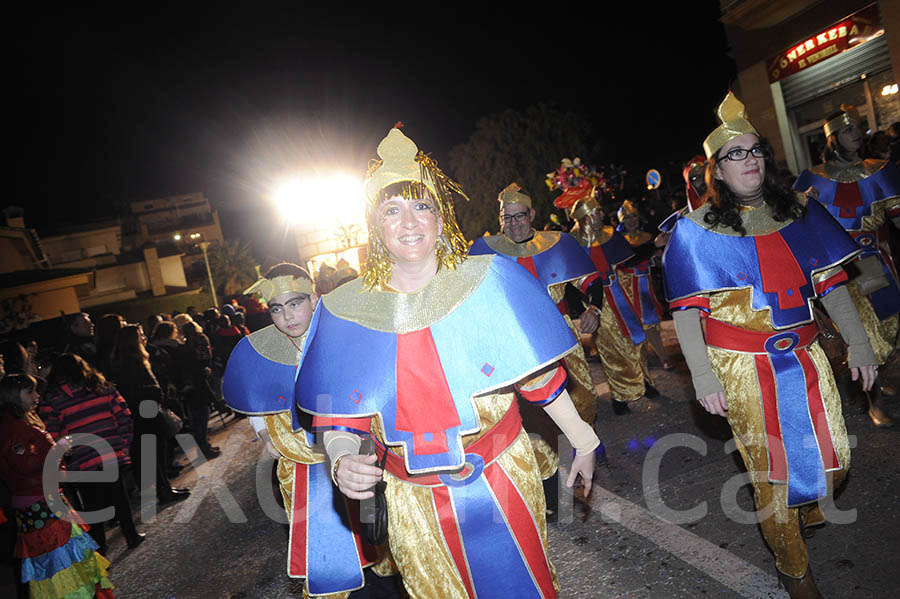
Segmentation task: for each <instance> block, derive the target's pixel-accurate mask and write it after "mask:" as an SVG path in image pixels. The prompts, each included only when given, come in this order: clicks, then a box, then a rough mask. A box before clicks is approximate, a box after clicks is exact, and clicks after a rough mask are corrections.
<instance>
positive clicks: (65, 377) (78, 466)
mask: <svg viewBox="0 0 900 599" xmlns="http://www.w3.org/2000/svg"><path fill="white" fill-rule="evenodd" d="M38 413H39V414H40V416H41V419H42V420H43V421H44V423H45V425H46V427H47V432H48V433H50V435H51V436H52V437H53V438H54V439H58V438H60V437H64V436H66V435H74V434H76V433H87V434H92V435H96V436H98V437H100V438H101V439H103V440H104V441H106V445H105V446H104V447H102V448H99V447H98V448H95V447H94V446H92V445H76V446H74V447H73V449H72V451H71V453H70V454H69V455H68V460H67V466H68V469H69V470H70V471H71V470H82V471H85V470H88V471H90V470H110V469H113V468H115V469H116V470H117V471H118V475H117V476H116V478H115V480H113V481H110V482H85V483H75V488H76V489H77V491H78V494H79V496H80V497H81V500H82V503H83V504H84V509H85V510H89V511H93V510H99V509H102V508H105V507H107V506H109V505H114V506H115V508H116V518H117V519H118V521H119V524H120V526H121V528H122V534H123V535H124V536H125V540H126V541H127V543H128V546H129V547H137V546H138V545H140V544H141V543H142V542H143V540H144V535H142V534H140V533H138V531H137V528H136V527H135V524H134V518H133V517H132V514H131V505H130V503H129V500H128V492H127V491H126V489H125V484H124V477H123V476H122V473H123V469H125V468H130V467H131V456H130V455H129V447H130V446H131V438H132V434H133V431H134V423H133V420H132V417H131V412H130V410H129V409H128V404H127V403H126V402H125V399H124V398H123V397H122V396H121V395H120V394H119V392H118V391H117V390H116V388H115V387H114V386H113V385H111V384H109V383H107V382H106V379H105V378H104V377H103V375H102V374H100V372H98V371H97V370H95V369H93V368H92V367H91V366H90V365H89V364H88V363H87V362H86V361H85V360H84V359H83V358H82V357H81V356H79V355H77V354H61V355H60V356H58V357H57V358H56V359H55V360H54V361H53V368H52V370H51V372H50V377H49V380H48V382H47V393H46V395H45V396H44V398H43V399H42V400H41V403H40V406H39V408H38ZM89 532H90V534H91V536H92V537H94V540H95V541H96V542H97V545H99V546H100V549H101V553H103V552H105V551H106V530H105V526H104V523H103V522H98V523H96V524H94V525H93V526H91V529H90V531H89Z"/></svg>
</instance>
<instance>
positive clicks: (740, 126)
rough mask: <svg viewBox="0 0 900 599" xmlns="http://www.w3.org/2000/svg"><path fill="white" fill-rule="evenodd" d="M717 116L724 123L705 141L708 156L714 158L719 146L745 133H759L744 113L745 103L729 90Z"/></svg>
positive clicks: (704, 145)
mask: <svg viewBox="0 0 900 599" xmlns="http://www.w3.org/2000/svg"><path fill="white" fill-rule="evenodd" d="M716 116H717V117H718V119H719V122H720V123H722V124H721V125H719V126H718V127H716V128H715V129H714V130H713V132H712V133H710V134H709V135H708V136H707V137H706V141H704V142H703V151H704V152H706V157H707V158H712V156H713V154H715V153H716V152H717V151H719V148H721V147H722V146H724V145H725V144H726V143H728V142H729V141H731V140H732V139H734V138H735V137H738V136H740V135H744V134H745V133H755V134H756V135H759V133H758V132H757V131H756V129H755V128H754V127H753V125H751V124H750V121H748V120H747V117H746V115H745V114H744V104H743V103H742V102H741V101H740V100H738V99H737V97H735V95H734V94H733V93H731V92H728V95H727V96H725V99H724V100H722V103H721V104H719V107H718V108H717V109H716Z"/></svg>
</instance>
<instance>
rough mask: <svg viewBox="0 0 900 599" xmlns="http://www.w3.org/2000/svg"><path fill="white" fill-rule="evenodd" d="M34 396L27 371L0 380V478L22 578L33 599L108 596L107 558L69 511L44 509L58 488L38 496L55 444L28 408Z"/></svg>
mask: <svg viewBox="0 0 900 599" xmlns="http://www.w3.org/2000/svg"><path fill="white" fill-rule="evenodd" d="M37 398H38V394H37V381H36V380H35V379H34V377H32V376H29V375H27V374H12V375H9V376H6V377H4V378H3V380H2V381H0V479H2V480H3V481H4V482H5V483H6V484H7V485H8V486H9V489H10V493H11V495H12V497H11V503H12V507H13V509H14V511H15V516H16V528H17V532H18V536H17V538H16V547H15V556H16V557H17V558H18V559H20V560H22V569H21V573H22V582H23V583H26V584H28V589H29V593H30V595H31V597H33V598H37V599H52V598H62V597H98V598H101V599H110V598H112V597H113V593H112V588H113V586H112V583H110V581H109V578H108V576H107V568H109V561H107V560H106V558H104V557H103V556H102V555H100V554H99V553H97V551H96V550H97V544H96V543H95V542H94V540H93V539H92V538H91V537H90V536H89V535H86V534H84V528H83V527H82V526H81V525H80V522H81V521H80V518H78V516H77V514H75V512H74V511H72V510H71V509H69V510H67V511H66V512H63V511H54V510H53V509H51V508H50V506H49V505H48V502H49V503H53V504H55V505H56V506H57V507H58V506H59V501H58V500H59V499H60V498H62V492H61V491H59V490H58V489H57V490H56V493H57V497H53V496H52V495H53V494H52V493H51V494H48V495H47V496H46V497H45V496H44V484H43V480H42V478H43V477H42V474H43V470H44V463H45V462H46V460H47V459H48V454H50V451H51V450H52V449H53V448H54V446H55V445H56V444H55V443H54V441H53V438H52V437H51V436H50V434H49V433H47V431H46V430H44V423H43V422H41V419H40V418H39V417H38V416H37V414H35V412H34V408H35V404H36V403H37ZM65 442H66V443H68V440H66V441H65ZM63 505H65V504H63Z"/></svg>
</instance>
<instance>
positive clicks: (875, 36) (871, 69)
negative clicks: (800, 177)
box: [722, 0, 900, 174]
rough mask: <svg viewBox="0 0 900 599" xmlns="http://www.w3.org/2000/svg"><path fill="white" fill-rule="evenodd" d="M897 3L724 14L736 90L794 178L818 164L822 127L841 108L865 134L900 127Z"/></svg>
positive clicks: (750, 5)
mask: <svg viewBox="0 0 900 599" xmlns="http://www.w3.org/2000/svg"><path fill="white" fill-rule="evenodd" d="M773 5H776V6H777V8H773ZM898 5H900V3H898V2H884V1H882V2H876V3H866V2H856V3H854V2H842V3H835V2H810V1H808V0H807V1H804V0H793V1H789V2H784V3H781V2H779V3H764V2H757V1H754V0H747V1H745V2H733V3H730V4H729V5H728V6H726V7H724V8H723V15H722V21H723V23H725V25H726V32H727V33H728V37H729V41H730V42H731V45H732V48H733V49H734V50H735V52H734V53H735V59H736V61H737V63H738V70H739V74H738V85H737V91H738V93H739V95H741V97H742V99H745V103H746V104H747V107H748V110H749V112H750V114H751V115H753V116H754V122H756V119H757V118H759V120H760V121H762V123H761V124H762V127H760V130H761V133H762V134H763V135H765V136H766V137H768V138H769V139H770V140H771V141H772V142H773V146H774V147H775V150H776V154H777V158H778V159H779V160H783V161H784V163H785V164H786V166H787V167H788V168H789V169H790V170H791V171H792V172H793V173H794V174H797V173H799V172H800V171H802V170H803V169H805V168H807V167H809V166H811V165H813V164H816V163H818V162H821V153H822V150H823V149H824V147H825V134H824V133H823V131H822V126H823V124H824V122H825V119H826V117H827V116H828V115H829V114H832V113H834V112H835V111H837V110H839V109H840V107H841V104H853V105H855V106H856V107H857V108H858V110H859V112H860V115H861V116H862V118H863V121H864V125H865V129H866V131H867V133H869V134H870V135H871V134H872V133H874V132H876V131H885V130H886V129H887V128H888V127H889V126H890V125H891V124H892V123H894V122H897V121H900V93H897V90H898V86H897V83H898V80H897V78H896V76H895V73H896V72H898V69H896V68H895V67H896V66H897V65H895V64H893V63H892V56H893V57H895V59H894V61H893V62H896V61H897V59H896V57H898V56H900V23H898V20H900V7H898ZM754 8H756V9H757V10H753V9H754ZM839 11H848V12H849V11H852V12H849V14H848V13H847V12H844V13H843V14H842V13H841V12H839ZM798 34H801V37H797V36H798ZM776 44H777V45H776Z"/></svg>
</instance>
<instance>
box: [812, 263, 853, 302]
mask: <svg viewBox="0 0 900 599" xmlns="http://www.w3.org/2000/svg"><path fill="white" fill-rule="evenodd" d="M812 281H813V286H814V288H815V292H816V296H818V297H825V296H826V295H828V294H829V293H831V291H833V290H834V288H835V287H837V286H838V285H843V284H844V283H846V282H847V272H846V271H845V270H844V269H843V268H842V267H841V266H840V265H839V266H834V267H832V268H829V269H828V270H823V271H822V272H817V273H816V274H814V275H813V277H812Z"/></svg>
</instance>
